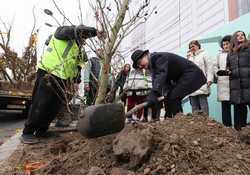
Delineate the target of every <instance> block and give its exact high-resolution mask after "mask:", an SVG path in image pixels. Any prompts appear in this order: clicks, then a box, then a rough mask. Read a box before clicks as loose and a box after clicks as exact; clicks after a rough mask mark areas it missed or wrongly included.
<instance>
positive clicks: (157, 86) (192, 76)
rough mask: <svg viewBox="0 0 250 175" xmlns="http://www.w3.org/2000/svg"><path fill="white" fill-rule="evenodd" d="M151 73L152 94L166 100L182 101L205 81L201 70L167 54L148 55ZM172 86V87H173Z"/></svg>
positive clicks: (192, 64)
mask: <svg viewBox="0 0 250 175" xmlns="http://www.w3.org/2000/svg"><path fill="white" fill-rule="evenodd" d="M150 69H151V71H152V81H153V88H152V92H154V93H156V94H158V96H159V95H162V89H164V91H165V92H164V93H166V92H167V95H166V94H165V96H167V98H168V99H180V100H181V99H182V98H184V97H185V96H187V95H189V94H191V93H192V92H194V91H196V90H198V89H199V88H200V87H201V86H202V85H204V84H205V83H206V82H207V80H206V77H205V76H204V73H203V72H202V70H201V69H200V68H199V67H198V66H196V65H195V64H194V63H192V62H191V61H189V60H187V59H185V58H183V57H181V56H178V55H175V54H172V53H168V52H155V53H152V54H151V55H150ZM173 84H174V86H173Z"/></svg>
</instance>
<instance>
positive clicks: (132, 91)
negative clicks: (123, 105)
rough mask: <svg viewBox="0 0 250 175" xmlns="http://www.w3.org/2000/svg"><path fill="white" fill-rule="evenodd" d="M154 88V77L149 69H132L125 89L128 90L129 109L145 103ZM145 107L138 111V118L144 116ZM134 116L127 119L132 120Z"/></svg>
mask: <svg viewBox="0 0 250 175" xmlns="http://www.w3.org/2000/svg"><path fill="white" fill-rule="evenodd" d="M151 88H152V79H151V75H150V73H149V72H148V71H145V70H143V69H142V70H140V69H134V70H132V71H130V73H129V76H128V77H127V80H126V83H125V85H124V89H125V90H126V92H127V98H128V106H127V110H128V111H129V110H130V109H132V108H133V107H134V106H135V105H137V104H140V103H143V102H144V101H145V100H146V98H147V95H148V93H149V91H150V89H151ZM142 113H143V109H141V110H139V111H138V112H137V115H136V116H137V119H138V120H139V119H140V118H141V117H142ZM131 120H132V116H130V117H128V118H127V121H128V122H130V121H131Z"/></svg>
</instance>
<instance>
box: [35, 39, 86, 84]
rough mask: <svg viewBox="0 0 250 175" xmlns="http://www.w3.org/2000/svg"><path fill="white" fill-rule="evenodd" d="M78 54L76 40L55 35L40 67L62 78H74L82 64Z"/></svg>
mask: <svg viewBox="0 0 250 175" xmlns="http://www.w3.org/2000/svg"><path fill="white" fill-rule="evenodd" d="M78 55H79V47H78V45H77V44H76V41H75V40H59V39H56V38H55V37H54V36H53V37H52V38H51V40H50V42H49V45H48V47H47V49H46V51H45V53H44V54H43V56H42V59H41V61H40V62H39V64H38V68H40V69H42V70H45V71H46V72H48V73H51V74H53V75H55V76H57V77H59V78H61V79H64V80H68V79H70V80H72V79H73V78H75V77H76V76H77V73H78V66H79V65H80V64H82V63H81V62H82V61H81V60H80V59H79V58H78Z"/></svg>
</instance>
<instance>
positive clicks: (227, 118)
mask: <svg viewBox="0 0 250 175" xmlns="http://www.w3.org/2000/svg"><path fill="white" fill-rule="evenodd" d="M221 110H222V123H223V125H225V126H228V127H230V126H232V116H231V104H230V101H222V102H221Z"/></svg>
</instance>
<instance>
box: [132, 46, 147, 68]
mask: <svg viewBox="0 0 250 175" xmlns="http://www.w3.org/2000/svg"><path fill="white" fill-rule="evenodd" d="M148 53H149V50H144V51H143V50H136V51H134V52H133V54H132V55H131V59H132V61H133V65H132V66H133V68H134V69H137V68H138V66H137V62H138V61H139V60H140V59H141V58H142V57H143V56H144V55H145V54H148Z"/></svg>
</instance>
